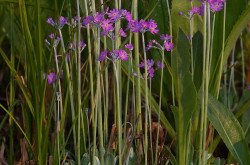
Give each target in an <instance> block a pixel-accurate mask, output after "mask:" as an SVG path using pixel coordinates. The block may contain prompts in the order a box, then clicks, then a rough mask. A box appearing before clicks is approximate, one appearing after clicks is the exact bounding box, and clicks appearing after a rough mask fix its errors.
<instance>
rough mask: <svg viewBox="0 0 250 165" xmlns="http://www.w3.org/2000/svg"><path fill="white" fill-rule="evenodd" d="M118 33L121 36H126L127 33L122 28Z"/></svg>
mask: <svg viewBox="0 0 250 165" xmlns="http://www.w3.org/2000/svg"><path fill="white" fill-rule="evenodd" d="M119 35H120V36H122V37H127V34H126V33H125V32H124V30H123V29H122V28H121V29H120V30H119Z"/></svg>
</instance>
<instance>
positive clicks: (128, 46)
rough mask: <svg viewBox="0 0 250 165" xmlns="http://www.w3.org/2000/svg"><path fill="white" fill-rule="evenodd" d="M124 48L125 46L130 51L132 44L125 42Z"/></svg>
mask: <svg viewBox="0 0 250 165" xmlns="http://www.w3.org/2000/svg"><path fill="white" fill-rule="evenodd" d="M125 48H127V49H128V50H130V51H132V50H133V49H134V46H133V45H132V44H126V45H125Z"/></svg>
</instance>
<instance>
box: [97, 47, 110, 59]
mask: <svg viewBox="0 0 250 165" xmlns="http://www.w3.org/2000/svg"><path fill="white" fill-rule="evenodd" d="M107 56H108V51H107V50H104V51H102V52H101V53H100V56H99V58H98V61H103V60H105V59H106V57H107Z"/></svg>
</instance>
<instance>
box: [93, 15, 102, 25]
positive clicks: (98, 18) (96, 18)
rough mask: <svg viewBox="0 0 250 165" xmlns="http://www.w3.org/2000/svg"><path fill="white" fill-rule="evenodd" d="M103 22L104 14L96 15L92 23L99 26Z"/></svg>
mask: <svg viewBox="0 0 250 165" xmlns="http://www.w3.org/2000/svg"><path fill="white" fill-rule="evenodd" d="M103 20H104V13H98V12H97V13H96V14H95V16H94V22H95V23H97V24H100V23H101V22H102V21H103Z"/></svg>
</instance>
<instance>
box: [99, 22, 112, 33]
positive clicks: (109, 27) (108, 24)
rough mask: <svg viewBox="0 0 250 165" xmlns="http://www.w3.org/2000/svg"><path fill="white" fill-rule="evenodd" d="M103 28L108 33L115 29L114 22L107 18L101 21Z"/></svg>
mask: <svg viewBox="0 0 250 165" xmlns="http://www.w3.org/2000/svg"><path fill="white" fill-rule="evenodd" d="M101 28H102V29H103V31H104V32H105V33H108V32H110V31H113V30H114V27H113V24H112V23H111V22H110V20H108V19H105V20H103V21H102V22H101Z"/></svg>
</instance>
